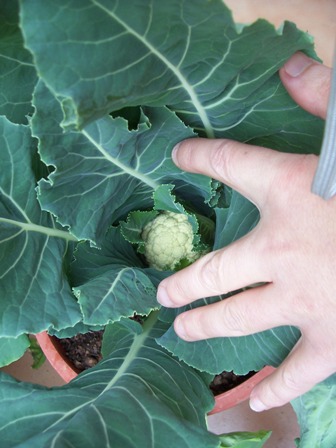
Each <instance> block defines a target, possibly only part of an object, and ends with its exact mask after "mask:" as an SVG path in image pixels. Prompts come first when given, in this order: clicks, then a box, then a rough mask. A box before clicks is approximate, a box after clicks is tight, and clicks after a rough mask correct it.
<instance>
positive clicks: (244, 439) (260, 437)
mask: <svg viewBox="0 0 336 448" xmlns="http://www.w3.org/2000/svg"><path fill="white" fill-rule="evenodd" d="M270 436H271V432H270V431H258V432H233V433H229V434H226V435H222V436H220V441H221V445H220V446H221V447H222V448H261V447H263V446H264V444H265V443H266V441H267V440H268V439H269V437H270Z"/></svg>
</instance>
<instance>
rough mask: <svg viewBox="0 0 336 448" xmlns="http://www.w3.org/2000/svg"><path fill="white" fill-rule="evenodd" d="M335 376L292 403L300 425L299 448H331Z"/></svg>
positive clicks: (335, 414)
mask: <svg viewBox="0 0 336 448" xmlns="http://www.w3.org/2000/svg"><path fill="white" fill-rule="evenodd" d="M335 380H336V376H335V375H332V376H331V377H329V378H327V379H326V380H325V381H323V382H322V383H321V384H318V385H317V386H315V387H314V388H313V389H312V390H311V391H309V392H307V393H306V394H304V395H302V396H301V397H299V398H296V399H295V400H293V401H292V405H293V408H294V411H295V412H296V414H297V418H298V421H299V425H300V438H299V439H298V440H297V447H299V448H316V447H319V448H332V447H334V446H335V440H336V382H335Z"/></svg>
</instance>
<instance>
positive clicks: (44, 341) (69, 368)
mask: <svg viewBox="0 0 336 448" xmlns="http://www.w3.org/2000/svg"><path fill="white" fill-rule="evenodd" d="M36 339H37V342H38V343H39V345H40V347H41V349H42V351H43V353H44V354H45V357H46V358H47V360H48V361H49V363H50V365H51V366H52V367H53V368H54V370H55V371H56V372H57V373H58V374H59V376H60V377H61V378H62V379H63V380H64V381H65V382H66V383H69V382H70V381H71V380H73V379H74V378H76V376H77V375H78V374H79V370H77V369H76V368H75V367H74V366H73V364H72V363H71V362H70V361H69V359H67V358H66V357H65V356H64V354H63V353H64V351H63V348H62V346H61V344H60V343H59V342H58V341H57V339H56V338H53V337H52V336H49V334H48V333H47V332H42V333H39V334H37V335H36Z"/></svg>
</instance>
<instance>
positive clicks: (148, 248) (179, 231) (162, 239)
mask: <svg viewBox="0 0 336 448" xmlns="http://www.w3.org/2000/svg"><path fill="white" fill-rule="evenodd" d="M141 237H142V239H143V240H144V242H145V246H144V247H145V252H144V255H145V257H146V260H147V262H148V264H149V266H150V267H153V268H155V269H158V270H159V271H165V270H174V269H175V268H176V266H177V265H178V264H179V263H180V262H182V261H184V262H186V265H188V264H190V263H193V262H194V261H196V260H197V259H198V258H199V257H200V256H201V255H202V254H201V253H200V252H197V251H195V250H194V247H193V239H194V233H193V228H192V225H191V224H190V222H189V221H188V218H187V216H186V215H183V214H181V213H173V212H163V213H161V214H160V215H158V216H157V217H156V218H155V219H153V221H151V222H150V223H148V224H147V225H146V226H145V227H144V229H143V231H142V235H141Z"/></svg>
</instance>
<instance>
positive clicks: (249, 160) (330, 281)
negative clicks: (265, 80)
mask: <svg viewBox="0 0 336 448" xmlns="http://www.w3.org/2000/svg"><path fill="white" fill-rule="evenodd" d="M330 74H331V70H330V69H329V68H327V67H324V66H323V65H321V64H319V63H317V62H316V61H313V60H311V59H309V58H308V57H306V56H305V55H303V54H302V53H297V54H295V55H294V56H292V57H291V59H289V61H287V62H286V64H285V65H284V67H282V68H281V70H280V77H281V80H282V82H283V84H284V86H285V87H286V89H287V90H288V92H289V93H290V95H291V96H292V97H293V98H294V100H295V101H296V102H298V104H300V105H301V107H303V108H305V109H306V110H308V111H310V112H311V113H314V114H316V115H318V116H320V117H322V118H325V116H326V110H327V102H328V95H329V89H330ZM173 158H174V161H175V163H176V165H177V166H179V167H180V168H181V169H183V170H185V171H190V172H193V173H200V174H205V175H207V176H210V177H213V178H216V179H218V180H220V181H222V182H224V183H225V184H227V185H229V186H231V187H233V188H234V189H236V190H237V191H239V192H240V193H241V194H243V195H244V196H246V197H247V198H248V199H250V200H251V201H252V202H253V203H254V204H255V205H256V206H257V207H258V208H259V211H260V215H261V219H260V222H259V224H258V225H257V226H256V227H255V228H254V229H253V230H252V231H251V232H250V233H249V234H248V235H246V236H244V237H243V238H241V239H240V240H238V241H235V242H234V243H232V244H231V245H229V246H227V247H225V248H223V249H220V250H217V251H215V252H212V253H210V254H208V255H205V256H204V257H203V258H201V259H199V260H198V261H196V262H195V263H194V264H193V265H191V266H189V267H187V268H185V269H183V270H182V271H179V272H177V273H176V274H174V275H172V276H171V277H169V278H167V279H165V280H163V281H162V282H161V284H160V286H159V289H158V301H159V302H160V303H161V304H162V305H164V306H166V307H180V306H182V305H186V304H188V303H191V302H193V301H194V300H196V299H199V298H201V297H210V296H213V295H218V294H225V293H228V292H229V291H234V290H237V289H239V288H242V287H245V286H248V285H252V284H255V283H259V282H266V285H264V286H259V287H257V288H254V289H249V290H245V291H244V292H242V293H239V294H237V295H235V296H234V297H231V298H229V299H227V300H224V301H221V302H217V303H215V304H212V305H207V306H205V307H201V308H197V309H194V310H190V311H187V312H184V313H182V314H180V315H179V316H178V317H177V318H176V320H175V323H174V328H175V331H176V333H177V334H178V335H179V336H180V337H181V338H182V339H185V340H186V341H196V340H200V339H206V338H212V337H218V336H224V337H228V336H242V335H249V334H253V333H256V332H259V331H263V330H266V329H270V328H273V327H277V326H281V325H294V326H297V327H298V328H299V329H300V330H301V333H302V336H301V338H300V340H299V341H298V343H297V344H296V346H295V347H294V349H293V350H292V352H291V353H290V354H289V355H288V357H287V358H286V359H285V360H284V361H283V363H282V364H281V365H280V366H279V367H278V368H277V369H276V370H275V371H274V373H272V375H270V376H269V377H268V378H266V379H265V380H263V381H262V382H261V383H260V384H259V385H258V386H256V387H255V388H254V390H253V391H252V394H251V397H250V406H251V408H252V409H253V410H255V411H263V410H266V409H270V408H273V407H276V406H281V405H284V404H285V403H287V402H289V401H290V400H292V399H294V398H295V397H297V396H299V395H301V394H303V393H305V392H306V391H308V390H309V389H311V388H312V387H313V386H314V385H315V384H317V383H319V382H320V381H322V380H324V379H325V378H327V377H328V376H330V375H331V374H333V373H334V372H335V371H336V325H335V322H336V276H335V273H336V269H335V267H336V258H335V254H336V197H335V198H332V199H330V200H329V201H325V200H323V199H321V198H320V197H319V196H316V195H314V194H313V193H311V191H310V189H311V184H312V179H313V176H314V173H315V170H316V167H317V162H318V158H317V156H315V155H298V154H286V153H280V152H277V151H272V150H269V149H267V148H261V147H253V146H251V145H247V144H243V143H238V142H236V141H232V140H221V139H217V140H210V139H190V140H185V141H183V142H182V143H180V144H179V145H178V146H177V148H176V149H174V152H173Z"/></svg>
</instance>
